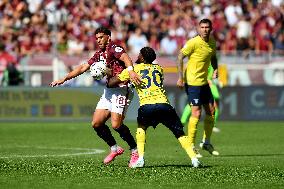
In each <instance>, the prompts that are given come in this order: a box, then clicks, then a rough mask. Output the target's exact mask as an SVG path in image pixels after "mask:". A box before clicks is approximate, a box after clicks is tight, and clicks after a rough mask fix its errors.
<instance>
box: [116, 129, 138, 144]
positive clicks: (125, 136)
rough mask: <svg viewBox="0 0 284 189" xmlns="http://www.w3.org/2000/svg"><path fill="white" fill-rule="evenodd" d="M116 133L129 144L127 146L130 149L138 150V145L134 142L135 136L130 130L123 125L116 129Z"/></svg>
mask: <svg viewBox="0 0 284 189" xmlns="http://www.w3.org/2000/svg"><path fill="white" fill-rule="evenodd" d="M114 130H115V131H116V132H118V133H119V135H120V137H121V138H122V139H123V140H124V141H125V142H127V144H128V145H129V147H130V149H134V148H137V144H136V141H135V140H134V138H133V136H132V135H131V133H130V130H129V128H128V127H127V126H126V125H124V124H122V125H121V126H120V127H119V128H117V129H114Z"/></svg>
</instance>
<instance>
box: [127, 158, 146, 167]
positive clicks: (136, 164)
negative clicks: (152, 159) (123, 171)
mask: <svg viewBox="0 0 284 189" xmlns="http://www.w3.org/2000/svg"><path fill="white" fill-rule="evenodd" d="M129 167H130V168H139V167H140V168H141V167H144V158H143V157H141V158H138V159H137V161H136V162H133V163H132V164H131V165H130V163H129Z"/></svg>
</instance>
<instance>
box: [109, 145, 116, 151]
mask: <svg viewBox="0 0 284 189" xmlns="http://www.w3.org/2000/svg"><path fill="white" fill-rule="evenodd" d="M110 150H111V151H112V152H116V151H117V144H115V145H113V146H111V147H110Z"/></svg>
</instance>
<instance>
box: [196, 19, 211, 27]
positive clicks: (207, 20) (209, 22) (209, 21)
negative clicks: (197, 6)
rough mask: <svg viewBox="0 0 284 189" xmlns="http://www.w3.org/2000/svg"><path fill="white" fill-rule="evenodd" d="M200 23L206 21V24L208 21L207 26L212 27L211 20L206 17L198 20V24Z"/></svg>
mask: <svg viewBox="0 0 284 189" xmlns="http://www.w3.org/2000/svg"><path fill="white" fill-rule="evenodd" d="M202 23H206V24H207V23H208V24H209V26H210V27H212V22H211V20H209V19H208V18H204V19H202V20H200V22H199V25H200V24H202Z"/></svg>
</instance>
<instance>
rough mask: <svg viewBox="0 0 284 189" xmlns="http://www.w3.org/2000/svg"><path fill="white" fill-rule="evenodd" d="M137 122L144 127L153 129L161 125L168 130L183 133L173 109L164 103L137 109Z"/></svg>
mask: <svg viewBox="0 0 284 189" xmlns="http://www.w3.org/2000/svg"><path fill="white" fill-rule="evenodd" d="M137 122H138V124H140V125H143V126H145V127H149V126H153V127H154V128H155V127H156V126H157V125H158V124H159V123H162V124H163V125H165V126H166V127H167V128H169V129H170V130H175V131H179V132H183V125H182V123H181V121H180V118H179V117H178V115H177V113H176V111H175V109H174V108H173V107H172V106H171V105H170V104H166V103H157V104H146V105H143V106H140V108H139V109H138V117H137Z"/></svg>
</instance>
